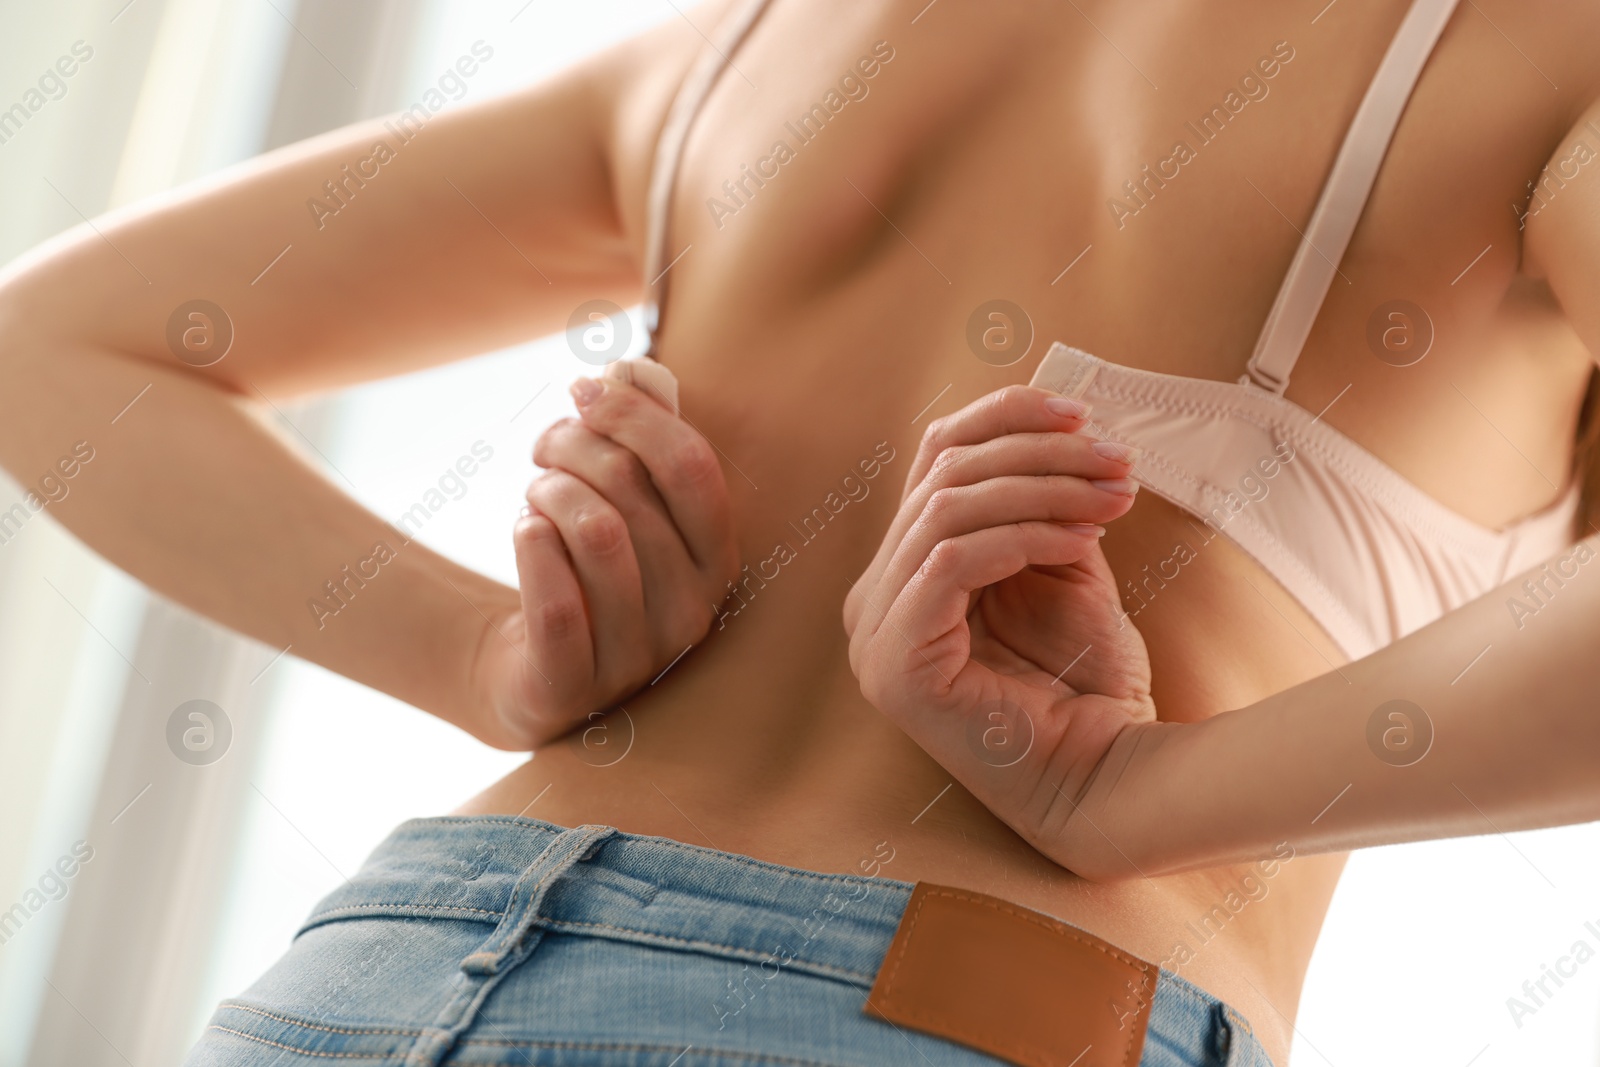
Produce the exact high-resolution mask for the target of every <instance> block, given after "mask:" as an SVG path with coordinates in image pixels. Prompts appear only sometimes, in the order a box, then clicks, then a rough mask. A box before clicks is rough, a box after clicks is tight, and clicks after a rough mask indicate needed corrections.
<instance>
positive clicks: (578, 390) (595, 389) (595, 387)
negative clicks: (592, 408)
mask: <svg viewBox="0 0 1600 1067" xmlns="http://www.w3.org/2000/svg"><path fill="white" fill-rule="evenodd" d="M567 391H568V392H569V393H571V394H572V399H574V400H576V401H577V402H578V406H579V407H580V408H581V407H583V406H584V405H585V404H589V403H592V402H593V401H594V399H595V398H596V397H598V396H599V395H600V394H601V393H603V392H605V391H606V388H605V386H603V385H601V384H600V383H599V382H597V381H595V380H594V379H593V378H579V379H578V380H577V381H575V382H573V383H572V387H571V388H570V389H568V390H567Z"/></svg>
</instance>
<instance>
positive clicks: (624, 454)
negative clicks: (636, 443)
mask: <svg viewBox="0 0 1600 1067" xmlns="http://www.w3.org/2000/svg"><path fill="white" fill-rule="evenodd" d="M599 467H600V477H601V479H603V480H604V481H605V483H606V484H607V485H608V486H613V487H615V488H617V489H620V490H623V491H626V492H631V493H634V494H637V493H639V492H641V491H642V490H643V489H644V488H645V486H646V485H648V484H649V482H650V478H649V476H648V475H647V474H646V473H645V469H644V464H642V463H640V462H639V457H638V456H635V455H634V454H633V453H632V452H629V451H628V450H627V449H625V448H621V447H618V448H614V449H609V450H607V451H606V453H605V454H604V455H602V456H601V457H600V461H599Z"/></svg>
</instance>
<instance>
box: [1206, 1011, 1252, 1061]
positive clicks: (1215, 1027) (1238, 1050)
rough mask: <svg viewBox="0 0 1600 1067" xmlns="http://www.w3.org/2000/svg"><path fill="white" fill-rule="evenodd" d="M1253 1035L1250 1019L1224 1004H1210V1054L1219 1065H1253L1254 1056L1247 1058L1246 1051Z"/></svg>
mask: <svg viewBox="0 0 1600 1067" xmlns="http://www.w3.org/2000/svg"><path fill="white" fill-rule="evenodd" d="M1254 1037H1255V1030H1254V1028H1252V1027H1251V1025H1250V1020H1248V1019H1246V1018H1245V1017H1244V1016H1242V1015H1240V1014H1239V1013H1238V1012H1236V1011H1234V1010H1233V1009H1232V1008H1230V1007H1229V1006H1228V1005H1226V1004H1222V1003H1216V1004H1213V1005H1212V1006H1211V1054H1212V1055H1213V1056H1214V1057H1216V1062H1217V1063H1218V1064H1219V1065H1221V1067H1230V1065H1238V1067H1255V1064H1256V1062H1257V1061H1256V1059H1255V1057H1253V1056H1249V1057H1248V1058H1247V1056H1248V1054H1247V1052H1246V1049H1248V1048H1250V1047H1251V1041H1250V1039H1252V1038H1254Z"/></svg>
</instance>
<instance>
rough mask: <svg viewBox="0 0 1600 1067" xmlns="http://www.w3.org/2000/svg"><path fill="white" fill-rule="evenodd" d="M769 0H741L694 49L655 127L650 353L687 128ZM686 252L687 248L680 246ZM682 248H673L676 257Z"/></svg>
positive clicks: (648, 252)
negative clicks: (706, 43)
mask: <svg viewBox="0 0 1600 1067" xmlns="http://www.w3.org/2000/svg"><path fill="white" fill-rule="evenodd" d="M770 2H771V0H747V2H746V3H745V5H744V7H742V8H741V9H740V10H739V12H738V15H737V17H735V18H734V20H733V21H732V23H730V24H729V26H728V30H727V32H726V33H724V34H723V35H722V39H721V40H719V41H717V42H716V43H715V44H712V45H711V46H710V50H709V51H704V52H702V53H701V54H700V58H699V59H698V60H696V61H695V64H694V66H692V67H691V68H690V69H689V74H688V76H687V77H686V78H684V80H683V85H682V86H680V87H679V89H678V95H677V96H676V97H674V98H673V101H672V107H671V109H670V110H669V111H668V113H667V120H666V123H665V124H664V125H663V126H662V127H661V137H660V139H659V140H658V141H657V142H656V158H655V165H654V168H653V169H652V170H651V172H650V199H649V201H648V203H647V205H646V208H647V211H648V213H649V230H648V232H647V235H646V242H645V253H644V261H645V264H646V267H647V269H648V270H649V271H650V277H649V279H648V281H649V285H650V292H649V296H648V299H647V301H646V303H645V306H644V325H645V331H646V333H647V334H648V335H649V339H650V347H649V349H648V351H647V352H646V353H645V354H646V355H649V356H654V355H655V348H656V333H657V332H658V331H659V330H660V328H661V308H662V306H663V305H664V304H665V303H666V299H667V273H668V271H669V270H670V269H671V267H672V264H673V263H674V262H676V259H673V260H670V261H669V260H668V259H667V229H668V226H667V223H668V216H669V215H670V214H671V210H672V193H673V189H674V188H675V186H676V185H677V179H678V164H679V163H680V161H681V160H682V158H683V145H684V142H685V141H687V140H688V139H689V129H690V127H691V126H692V125H693V123H694V117H695V115H697V114H699V112H700V105H701V104H703V103H705V99H706V97H707V96H708V95H709V94H710V92H711V87H712V86H714V85H715V84H716V83H717V75H719V74H721V73H722V68H723V67H724V66H727V65H729V64H730V63H731V62H732V61H731V59H730V58H729V57H730V56H732V55H733V53H734V51H735V50H736V49H737V48H738V47H739V45H740V44H742V43H743V42H744V39H745V36H746V35H747V34H748V33H749V32H750V29H751V27H753V26H754V25H755V24H756V20H757V19H759V18H760V17H761V13H762V12H763V11H764V10H766V7H767V5H768V3H770ZM683 251H684V252H687V251H688V249H687V248H685V249H684V250H683ZM682 254H683V253H682V252H680V253H678V255H679V256H681V255H682Z"/></svg>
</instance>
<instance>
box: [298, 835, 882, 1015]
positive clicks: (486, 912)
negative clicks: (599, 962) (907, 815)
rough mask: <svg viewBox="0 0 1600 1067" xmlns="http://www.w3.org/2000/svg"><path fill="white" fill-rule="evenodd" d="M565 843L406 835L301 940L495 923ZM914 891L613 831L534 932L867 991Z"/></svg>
mask: <svg viewBox="0 0 1600 1067" xmlns="http://www.w3.org/2000/svg"><path fill="white" fill-rule="evenodd" d="M596 829H597V830H599V829H600V828H596ZM565 830H566V828H565V827H561V826H556V825H554V824H552V823H547V822H542V821H540V820H536V819H528V818H522V817H512V816H492V815H491V816H468V817H453V816H445V817H442V818H431V819H413V820H410V821H409V822H405V823H402V824H401V825H400V826H399V827H397V828H396V829H395V831H394V832H393V833H392V834H390V836H389V837H388V838H387V839H385V840H384V842H383V843H382V844H381V845H379V846H378V848H377V849H376V850H375V851H374V852H373V853H372V855H371V856H370V857H369V858H368V860H367V862H366V863H365V864H364V865H363V867H362V869H361V871H360V872H359V873H357V875H356V876H355V878H353V879H352V880H351V881H349V882H347V883H346V884H345V885H343V886H341V887H340V888H339V889H336V890H334V891H333V892H332V893H330V894H329V895H328V896H327V897H326V898H324V899H323V900H322V901H321V902H320V903H319V904H318V905H317V908H316V910H315V911H314V912H312V914H311V916H310V917H309V918H307V920H306V922H305V924H304V926H303V927H302V928H301V930H302V932H304V931H305V930H308V929H310V928H312V927H314V926H318V925H320V924H322V923H326V922H331V921H334V920H338V919H348V918H356V917H361V916H365V917H375V916H384V915H389V916H414V917H432V918H456V919H478V920H481V921H483V922H488V923H494V922H497V921H498V920H499V918H500V916H501V915H502V914H503V913H504V912H505V911H506V909H507V906H508V903H509V901H510V899H511V894H512V890H513V888H514V887H515V886H516V884H517V882H518V879H519V878H521V876H522V874H523V872H524V871H525V870H526V869H527V868H528V867H529V866H531V865H532V864H533V863H534V861H535V860H537V859H538V858H539V857H540V855H541V854H542V853H543V852H544V851H545V849H546V848H548V847H549V846H550V844H551V843H552V842H553V841H554V840H555V838H556V837H557V836H558V835H560V834H561V833H563V832H565ZM607 830H609V828H607ZM912 888H913V887H912V885H911V883H909V882H899V881H894V880H892V879H889V878H883V877H865V876H852V875H834V874H821V873H817V872H813V871H803V870H799V869H797V868H792V867H784V866H780V865H778V864H773V863H764V862H762V861H761V860H755V859H750V858H748V857H745V856H738V855H734V854H732V853H727V852H717V851H714V850H712V849H706V848H700V847H698V846H695V845H687V844H683V843H682V842H679V841H673V840H670V839H668V838H661V837H645V836H642V835H637V834H628V833H623V832H621V831H617V830H609V832H604V835H603V836H600V837H598V838H597V840H596V841H595V842H594V844H593V845H592V846H591V847H590V848H589V850H588V852H587V854H586V855H584V856H583V857H581V858H580V859H579V860H578V862H577V863H575V864H573V865H572V866H571V867H570V868H568V869H567V870H566V871H565V873H564V876H563V877H562V878H561V879H560V880H559V881H557V882H556V883H555V884H553V885H552V886H550V887H549V889H548V892H547V894H546V896H545V899H544V902H543V905H542V907H541V909H540V914H541V922H540V925H541V926H543V927H544V928H545V929H547V930H553V931H558V932H562V933H572V934H591V935H595V936H601V937H613V938H620V939H624V940H634V941H643V942H667V943H671V944H674V945H677V946H678V947H680V948H684V949H688V950H691V951H692V950H694V949H697V948H699V949H703V950H705V951H710V952H716V953H718V954H720V955H728V956H733V957H736V958H744V959H748V960H750V961H751V962H759V961H761V960H764V959H769V958H770V957H771V954H772V952H773V950H774V949H775V948H779V947H781V948H782V949H783V951H784V954H785V957H786V958H788V959H789V962H788V963H786V964H785V966H786V967H788V968H791V969H798V970H805V971H810V972H812V973H815V974H821V975H827V976H830V977H834V978H841V979H845V980H847V981H852V982H857V983H860V984H861V985H864V986H870V985H871V984H872V980H873V976H874V975H875V974H876V973H877V970H878V966H879V964H880V963H882V961H883V954H884V950H885V949H886V947H887V945H888V943H889V941H890V939H892V938H893V937H894V931H895V928H896V927H897V926H898V925H899V923H900V916H901V914H902V913H903V912H904V911H905V906H906V901H907V900H908V899H910V896H911V890H912ZM708 903H711V904H725V905H730V907H723V908H717V907H713V908H707V906H706V905H707V904H708ZM646 905H648V907H647V906H646ZM790 954H792V956H791V955H790Z"/></svg>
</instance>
